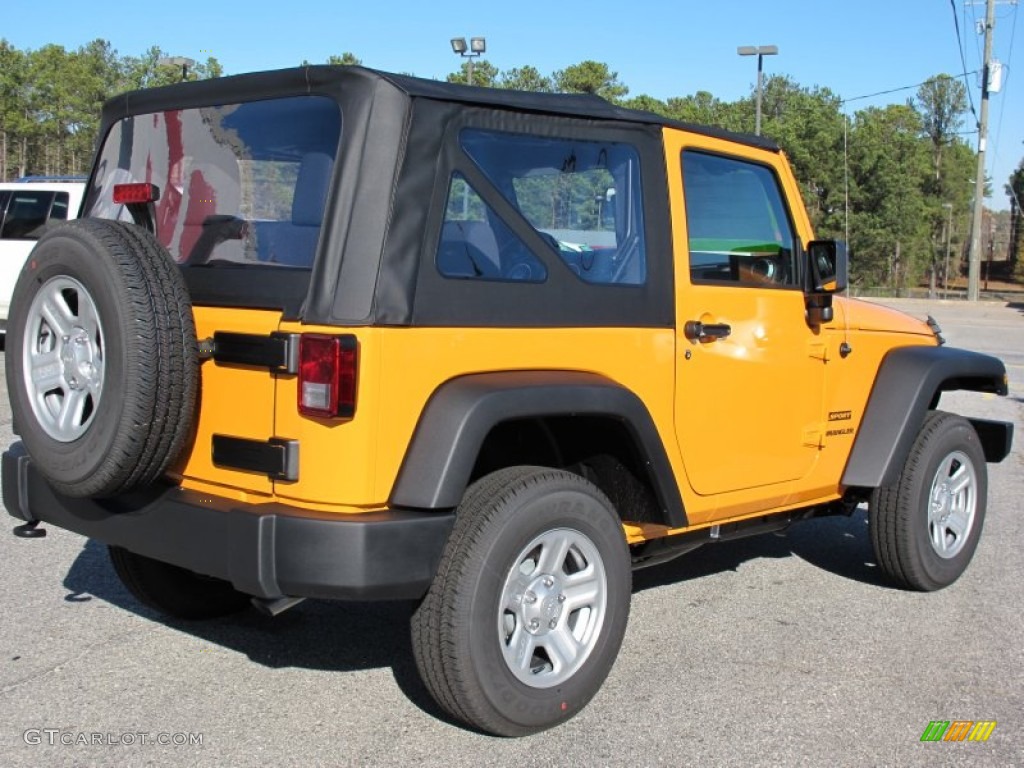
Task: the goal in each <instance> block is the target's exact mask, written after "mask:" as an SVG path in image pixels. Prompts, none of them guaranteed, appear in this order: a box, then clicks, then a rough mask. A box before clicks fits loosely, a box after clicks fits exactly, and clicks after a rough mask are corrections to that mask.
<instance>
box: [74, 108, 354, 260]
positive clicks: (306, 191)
mask: <svg viewBox="0 0 1024 768" xmlns="http://www.w3.org/2000/svg"><path fill="white" fill-rule="evenodd" d="M340 133H341V113H340V112H339V109H338V105H337V104H336V103H335V102H333V101H331V100H330V99H326V98H322V97H316V96H301V97H293V98H286V99H270V100H267V101H256V102H250V103H246V104H230V105H226V106H216V107H200V108H196V109H182V110H170V111H166V112H159V113H154V114H148V115H139V116H135V117H130V118H126V119H125V120H122V121H120V122H119V123H117V124H116V125H115V126H114V127H113V129H112V130H111V131H110V133H109V135H108V136H107V138H106V140H105V142H104V144H103V149H102V150H101V153H100V157H99V164H98V168H97V174H96V177H95V179H94V181H93V185H92V186H91V188H90V190H89V192H88V199H87V202H86V206H85V209H84V210H85V211H86V213H87V215H91V216H98V217H103V218H112V219H120V220H123V221H131V214H130V212H129V211H128V210H126V209H125V207H124V206H121V205H116V204H115V203H114V202H113V197H112V195H113V188H114V185H116V184H124V183H130V182H145V181H148V182H151V183H153V184H156V185H157V187H159V189H160V199H159V201H157V202H156V204H155V207H154V208H155V210H154V212H155V224H156V234H157V238H158V239H159V240H160V242H161V243H162V244H163V245H164V246H165V247H166V248H167V249H168V251H170V253H171V255H172V256H173V257H174V258H175V259H176V260H177V261H178V262H179V263H180V264H182V266H189V267H198V266H202V267H211V266H221V265H228V266H243V265H246V264H263V265H270V266H280V267H305V268H308V267H310V266H312V264H313V258H314V253H315V250H316V244H317V241H318V239H319V235H320V224H321V222H322V220H323V215H324V208H325V205H326V200H327V193H328V191H329V189H330V188H331V178H332V174H333V171H334V159H335V155H336V152H337V147H338V140H339V136H340Z"/></svg>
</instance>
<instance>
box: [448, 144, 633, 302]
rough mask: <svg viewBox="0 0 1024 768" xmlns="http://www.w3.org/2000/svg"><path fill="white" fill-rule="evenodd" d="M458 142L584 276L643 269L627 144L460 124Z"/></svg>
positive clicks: (625, 278)
mask: <svg viewBox="0 0 1024 768" xmlns="http://www.w3.org/2000/svg"><path fill="white" fill-rule="evenodd" d="M459 138H460V143H461V145H462V148H463V149H464V150H465V152H466V154H468V155H469V156H470V157H471V158H472V159H473V161H474V162H475V163H476V164H477V165H478V166H479V167H480V169H481V170H482V171H483V172H484V174H485V175H486V176H487V178H488V180H489V181H490V182H491V183H492V184H493V185H494V186H495V187H496V188H497V189H498V190H499V191H500V192H501V194H502V195H503V196H504V197H505V199H506V200H508V202H509V203H511V204H512V205H513V206H515V207H516V208H517V209H518V211H519V213H520V214H522V216H523V217H524V218H525V219H526V220H527V221H528V222H529V223H530V224H531V225H532V226H533V227H534V228H535V229H536V230H537V231H538V232H540V233H541V234H542V236H543V237H544V239H545V241H546V242H548V244H549V245H550V248H551V252H552V253H557V254H558V256H559V257H560V258H561V259H562V261H563V262H564V263H565V264H566V266H568V268H569V269H570V270H571V271H572V272H573V273H574V274H575V275H576V276H577V277H578V278H580V279H581V280H584V281H586V282H589V283H604V284H620V285H639V284H642V283H643V282H644V280H645V279H646V276H647V267H646V261H645V252H644V237H643V201H642V200H641V193H640V158H639V155H638V153H637V151H636V149H635V148H634V147H632V146H630V145H629V144H623V143H617V142H600V141H581V140H575V139H560V138H551V137H545V136H532V135H528V134H513V133H500V132H497V131H482V130H464V131H462V133H461V134H460V137H459Z"/></svg>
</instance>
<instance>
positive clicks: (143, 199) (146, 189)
mask: <svg viewBox="0 0 1024 768" xmlns="http://www.w3.org/2000/svg"><path fill="white" fill-rule="evenodd" d="M159 199H160V187H158V186H157V185H156V184H147V183H146V182H142V183H139V184H115V185H114V202H115V203H117V204H118V205H138V204H145V203H155V202H156V201H157V200H159Z"/></svg>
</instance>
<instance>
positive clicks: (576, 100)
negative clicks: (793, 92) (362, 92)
mask: <svg viewBox="0 0 1024 768" xmlns="http://www.w3.org/2000/svg"><path fill="white" fill-rule="evenodd" d="M358 79H371V80H373V79H376V80H379V81H384V82H387V83H390V84H391V85H392V86H394V87H395V88H397V89H398V90H399V91H400V92H401V93H403V94H405V95H406V96H408V97H411V98H426V99H434V100H437V101H448V102H456V103H462V104H470V105H476V106H486V107H492V108H493V107H497V108H504V109H514V110H520V111H524V112H533V113H538V114H550V115H564V116H567V117H582V118H587V119H592V120H617V121H621V122H629V123H642V124H646V125H664V126H669V127H672V128H678V129H681V130H685V131H690V132H692V133H699V134H703V135H705V136H712V137H715V138H722V139H726V140H728V141H735V142H739V143H742V144H747V145H749V146H753V147H759V148H761V149H767V150H771V151H778V150H779V146H778V144H776V143H775V142H774V141H772V140H771V139H766V138H764V137H763V136H754V135H752V134H746V133H733V132H732V131H726V130H723V129H721V128H715V127H712V126H706V125H698V124H696V123H685V122H681V121H678V120H672V119H670V118H667V117H664V116H662V115H658V114H656V113H654V112H645V111H641V110H636V109H626V108H625V107H619V106H616V105H615V104H612V103H611V102H608V101H606V100H604V99H602V98H601V97H600V96H595V95H593V94H572V93H534V92H529V91H514V90H508V89H504V88H483V87H478V86H469V85H460V84H456V83H447V82H442V81H439V80H426V79H424V78H420V77H411V76H409V75H396V74H393V73H390V72H382V71H380V70H376V69H369V68H367V67H350V66H331V65H316V66H307V67H296V68H294V69H279V70H270V71H266V72H251V73H248V74H244V75H232V76H229V77H220V78H214V79H210V80H200V81H198V82H190V83H179V84H177V85H169V86H164V87H162V88H148V89H145V90H140V91H130V92H128V93H124V94H121V95H120V96H116V97H114V98H113V99H111V100H109V101H108V102H107V103H106V105H105V106H104V109H103V117H104V123H107V124H109V123H110V122H113V121H116V120H119V119H120V118H122V117H125V116H127V115H135V114H140V113H146V112H153V111H155V110H159V109H169V108H180V107H189V106H199V105H202V104H212V103H231V102H236V101H248V100H250V99H254V98H272V97H274V96H279V95H284V94H295V93H331V92H332V91H339V90H340V89H343V88H344V86H345V83H346V82H351V81H352V80H358Z"/></svg>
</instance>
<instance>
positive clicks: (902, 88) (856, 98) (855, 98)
mask: <svg viewBox="0 0 1024 768" xmlns="http://www.w3.org/2000/svg"><path fill="white" fill-rule="evenodd" d="M978 72H979V70H977V69H975V70H972V71H970V72H964V75H963V76H964V77H967V75H976V74H978ZM933 79H935V78H929V80H925V81H924V82H923V83H915V84H914V85H903V86H900V87H899V88H890V89H889V90H887V91H878V92H876V93H869V94H866V95H864V96H853V97H851V98H849V99H843V100H842V101H840V102H839V103H840V104H846V103H847V102H850V101H863V100H864V99H871V98H874V97H875V96H887V95H888V94H890V93H899V92H900V91H910V90H913V89H914V88H920V87H921V86H922V85H927V84H928V82H930V80H933ZM950 79H951V80H952V79H955V78H950ZM970 92H971V90H970V88H968V89H967V93H968V95H970ZM973 111H974V105H973V104H972V105H971V112H973ZM975 117H977V115H975ZM970 133H974V131H970Z"/></svg>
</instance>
